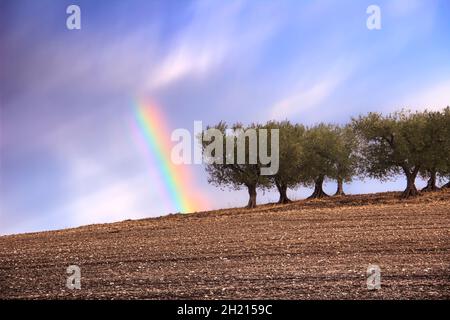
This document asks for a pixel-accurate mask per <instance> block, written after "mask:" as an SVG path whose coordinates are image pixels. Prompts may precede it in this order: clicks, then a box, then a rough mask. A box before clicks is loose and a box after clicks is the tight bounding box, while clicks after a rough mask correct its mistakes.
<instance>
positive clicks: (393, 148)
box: [353, 111, 427, 198]
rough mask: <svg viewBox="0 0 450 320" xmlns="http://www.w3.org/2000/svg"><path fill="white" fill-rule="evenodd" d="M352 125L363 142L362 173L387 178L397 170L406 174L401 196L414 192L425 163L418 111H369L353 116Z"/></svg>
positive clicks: (422, 125)
mask: <svg viewBox="0 0 450 320" xmlns="http://www.w3.org/2000/svg"><path fill="white" fill-rule="evenodd" d="M353 128H354V129H355V132H356V133H357V134H358V135H359V136H360V138H361V141H362V142H363V145H362V151H363V157H364V158H363V161H364V170H365V172H366V173H367V174H368V175H369V176H370V177H373V178H379V179H388V178H390V177H393V176H395V175H398V174H400V173H403V174H404V175H405V177H406V188H405V190H404V191H403V193H402V197H403V198H408V197H410V196H415V195H417V194H418V191H417V188H416V185H415V180H416V177H417V175H418V173H419V171H420V170H421V169H422V168H424V167H425V165H426V163H427V153H426V151H427V145H426V142H425V140H424V138H423V137H424V136H425V134H426V130H427V125H426V121H425V118H424V117H423V115H422V114H421V113H419V112H416V113H411V112H407V111H401V112H396V113H392V114H389V115H387V116H383V115H381V114H379V113H369V114H368V115H366V116H359V117H358V118H356V119H353Z"/></svg>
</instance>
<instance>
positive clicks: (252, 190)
mask: <svg viewBox="0 0 450 320" xmlns="http://www.w3.org/2000/svg"><path fill="white" fill-rule="evenodd" d="M247 189H248V195H249V198H248V204H247V208H249V209H251V208H256V186H254V185H248V186H247Z"/></svg>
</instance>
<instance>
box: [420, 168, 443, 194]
mask: <svg viewBox="0 0 450 320" xmlns="http://www.w3.org/2000/svg"><path fill="white" fill-rule="evenodd" d="M438 190H439V188H438V187H437V186H436V170H431V171H430V178H429V179H428V182H427V186H426V187H425V188H423V189H422V191H424V192H429V191H438Z"/></svg>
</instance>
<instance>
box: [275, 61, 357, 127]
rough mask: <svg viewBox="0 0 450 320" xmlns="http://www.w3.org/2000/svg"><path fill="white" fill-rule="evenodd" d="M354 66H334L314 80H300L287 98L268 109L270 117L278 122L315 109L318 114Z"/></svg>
mask: <svg viewBox="0 0 450 320" xmlns="http://www.w3.org/2000/svg"><path fill="white" fill-rule="evenodd" d="M355 66H356V65H353V66H350V65H347V64H346V66H345V67H343V66H341V65H336V67H334V68H332V69H331V70H328V71H327V72H325V73H323V74H321V75H320V76H319V77H317V78H316V79H315V80H309V78H304V79H302V80H301V81H300V82H299V83H298V84H297V85H296V86H295V87H294V89H292V90H291V91H290V93H289V94H288V95H287V97H284V98H282V99H281V100H279V101H278V102H276V103H275V104H273V105H272V107H270V117H271V118H273V119H278V120H282V119H289V118H292V117H296V116H298V115H300V114H302V113H305V112H308V111H311V110H312V109H315V108H317V109H316V110H315V111H317V112H320V107H321V105H322V104H323V103H325V102H326V101H327V100H328V99H329V98H330V97H331V96H332V95H333V94H334V93H336V91H337V90H338V89H339V87H340V86H342V85H343V84H344V83H345V81H346V80H347V79H348V78H349V76H350V75H351V73H352V70H353V69H354V68H355Z"/></svg>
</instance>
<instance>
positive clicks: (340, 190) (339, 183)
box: [334, 178, 345, 196]
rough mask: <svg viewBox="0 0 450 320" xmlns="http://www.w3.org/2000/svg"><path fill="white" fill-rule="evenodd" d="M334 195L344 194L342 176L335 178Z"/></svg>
mask: <svg viewBox="0 0 450 320" xmlns="http://www.w3.org/2000/svg"><path fill="white" fill-rule="evenodd" d="M334 195H335V196H345V193H344V182H343V179H342V178H337V190H336V193H335V194H334Z"/></svg>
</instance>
